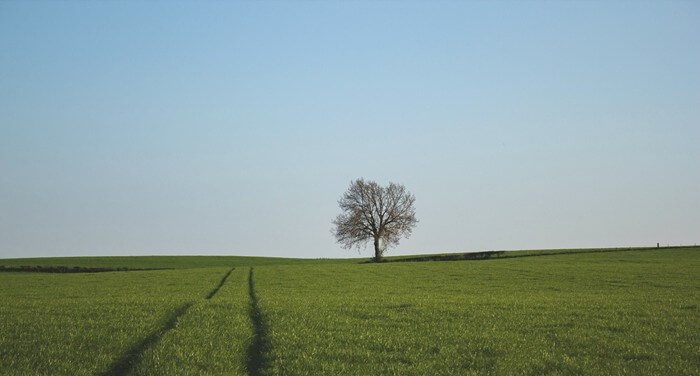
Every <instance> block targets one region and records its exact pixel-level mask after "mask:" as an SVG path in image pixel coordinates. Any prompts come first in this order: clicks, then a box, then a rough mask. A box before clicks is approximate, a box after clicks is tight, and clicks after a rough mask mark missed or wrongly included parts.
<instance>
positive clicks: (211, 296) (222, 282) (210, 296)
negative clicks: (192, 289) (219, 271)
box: [207, 268, 235, 299]
mask: <svg viewBox="0 0 700 376" xmlns="http://www.w3.org/2000/svg"><path fill="white" fill-rule="evenodd" d="M233 269H235V268H231V270H229V271H228V273H226V275H225V276H224V278H222V279H221V282H219V285H218V286H216V287H215V288H214V289H213V290H211V292H210V293H209V295H207V299H211V298H213V297H214V295H216V293H217V292H219V289H220V288H221V287H222V286H223V285H224V283H226V279H227V278H228V276H230V275H231V272H232V271H233Z"/></svg>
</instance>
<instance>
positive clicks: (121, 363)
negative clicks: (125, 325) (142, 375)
mask: <svg viewBox="0 0 700 376" xmlns="http://www.w3.org/2000/svg"><path fill="white" fill-rule="evenodd" d="M233 269H235V268H231V270H229V271H228V273H226V275H224V278H222V279H221V282H219V285H218V286H216V287H215V288H214V290H212V291H211V292H210V293H209V295H207V297H206V299H211V298H212V297H213V296H214V295H216V293H217V292H218V291H219V289H221V287H222V286H223V285H224V283H226V279H228V276H229V275H231V272H232V271H233ZM193 304H194V303H192V302H189V303H185V304H183V305H181V306H180V307H178V308H177V309H176V310H175V311H174V312H173V313H172V314H171V315H170V316H168V319H167V320H166V321H165V324H163V326H161V327H160V328H158V329H156V330H155V331H153V332H151V334H150V335H148V336H147V337H146V338H144V339H143V340H142V341H141V342H139V343H138V344H136V346H133V347H132V348H130V349H129V350H128V351H127V352H126V353H124V355H122V356H121V357H120V358H118V359H117V360H116V361H115V362H114V363H112V365H111V366H110V367H109V369H108V370H107V371H106V372H104V373H102V374H101V375H102V376H118V375H127V374H130V373H131V371H132V370H133V369H134V367H135V366H136V365H137V364H138V361H139V358H140V357H141V354H143V353H144V352H145V351H146V349H148V348H149V347H151V346H153V345H155V344H156V343H158V341H160V339H161V338H162V337H163V335H165V333H166V332H167V331H168V330H171V329H174V328H175V326H176V325H177V320H178V319H179V318H180V316H183V315H184V314H185V313H187V310H188V309H190V307H191V306H192V305H193Z"/></svg>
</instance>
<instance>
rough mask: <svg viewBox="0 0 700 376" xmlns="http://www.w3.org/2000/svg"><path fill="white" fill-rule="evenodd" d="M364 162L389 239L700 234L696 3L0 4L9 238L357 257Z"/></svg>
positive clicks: (522, 240) (515, 240)
mask: <svg viewBox="0 0 700 376" xmlns="http://www.w3.org/2000/svg"><path fill="white" fill-rule="evenodd" d="M358 177H364V178H365V179H370V180H376V181H377V182H379V183H382V184H385V183H388V182H389V181H392V182H397V183H402V184H404V185H406V187H407V188H408V189H409V190H410V191H411V192H412V193H414V194H415V196H416V212H417V217H418V219H419V220H420V223H419V224H418V226H417V227H416V229H415V231H414V233H413V236H412V237H411V238H409V239H408V240H404V241H403V242H402V243H401V244H400V245H399V247H398V248H396V249H394V250H391V251H389V252H388V254H389V255H391V254H411V253H436V252H456V251H472V250H474V251H475V250H487V249H494V250H495V249H523V248H553V247H598V246H636V245H652V244H654V245H655V244H656V242H660V243H661V244H689V243H690V244H693V243H696V242H700V6H699V5H698V2H694V1H688V2H671V1H659V2H637V1H624V2H611V1H600V2H595V1H590V2H589V1H581V2H571V1H562V2H555V1H546V2H529V1H525V2H521V1H518V2H466V1H465V2H462V1H455V2H447V1H445V2H433V1H421V2H404V1H384V2H369V1H368V2H363V1H357V2H356V1H352V2H316V1H308V2H287V1H285V2H281V1H280V2H273V1H265V2H194V1H193V2H176V3H173V2H161V1H152V2H140V1H133V2H126V1H118V2H107V1H97V2H88V1H78V2H66V1H60V2H59V1H56V2H53V1H51V2H35V1H18V2H14V1H0V257H25V256H67V255H140V254H236V255H269V256H289V257H354V256H357V252H355V251H347V250H343V249H341V248H340V247H339V246H338V245H337V244H336V243H335V241H334V239H333V236H332V235H331V232H330V229H331V221H332V220H333V218H334V217H335V216H336V215H337V214H338V213H339V209H338V206H337V200H338V198H339V197H340V195H341V194H342V193H343V191H344V190H345V189H346V188H347V187H348V185H349V183H350V181H351V180H353V179H355V178H358ZM370 254H371V249H367V250H366V251H365V252H364V253H363V255H365V256H370Z"/></svg>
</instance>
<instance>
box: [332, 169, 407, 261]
mask: <svg viewBox="0 0 700 376" xmlns="http://www.w3.org/2000/svg"><path fill="white" fill-rule="evenodd" d="M414 202H415V197H414V196H413V195H412V194H411V193H410V192H408V191H407V190H406V188H405V187H404V186H403V185H400V184H395V183H390V184H389V186H387V187H382V186H380V185H379V184H377V183H376V182H374V181H368V182H365V181H364V179H361V178H360V179H357V180H355V181H353V182H351V183H350V187H349V188H348V190H347V191H346V192H345V193H344V194H343V196H342V197H341V198H340V200H338V205H339V206H340V208H341V209H342V211H343V212H342V214H340V215H338V216H337V217H336V219H335V220H334V221H333V224H334V225H335V227H334V229H333V233H334V235H335V238H336V240H337V241H338V243H340V244H341V246H343V247H344V248H352V247H357V248H358V249H359V248H361V247H363V246H365V245H366V244H367V243H368V242H369V241H372V242H373V243H374V250H375V259H377V260H379V259H380V258H381V256H382V254H383V253H384V251H385V250H386V248H388V247H391V246H394V245H397V244H399V240H400V239H401V238H402V237H408V236H410V235H411V232H412V231H413V227H415V225H416V223H418V220H417V219H416V213H415V209H414V207H413V203H414ZM380 242H381V243H380ZM380 245H381V246H380Z"/></svg>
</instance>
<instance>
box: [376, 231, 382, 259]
mask: <svg viewBox="0 0 700 376" xmlns="http://www.w3.org/2000/svg"><path fill="white" fill-rule="evenodd" d="M381 260H382V252H381V251H380V250H379V237H376V238H374V261H375V262H379V261H381Z"/></svg>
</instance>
